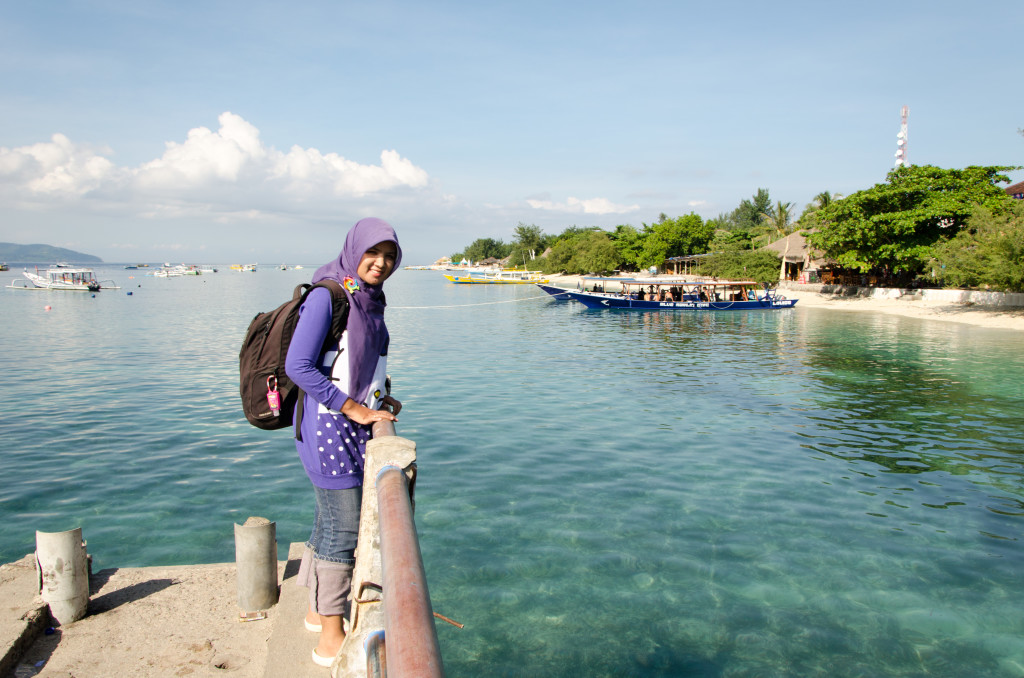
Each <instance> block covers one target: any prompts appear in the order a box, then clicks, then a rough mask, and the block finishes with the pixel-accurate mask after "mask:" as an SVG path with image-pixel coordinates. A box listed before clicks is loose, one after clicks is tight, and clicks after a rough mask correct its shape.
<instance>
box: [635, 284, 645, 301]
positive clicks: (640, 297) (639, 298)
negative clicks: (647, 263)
mask: <svg viewBox="0 0 1024 678" xmlns="http://www.w3.org/2000/svg"><path fill="white" fill-rule="evenodd" d="M636 298H637V301H643V300H644V299H646V297H645V296H644V288H643V287H641V288H640V291H638V292H637V293H636Z"/></svg>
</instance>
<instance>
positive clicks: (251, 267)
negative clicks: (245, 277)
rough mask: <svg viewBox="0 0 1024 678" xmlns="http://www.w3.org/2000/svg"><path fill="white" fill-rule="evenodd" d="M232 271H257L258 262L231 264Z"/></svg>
mask: <svg viewBox="0 0 1024 678" xmlns="http://www.w3.org/2000/svg"><path fill="white" fill-rule="evenodd" d="M231 270H232V271H245V272H251V273H255V272H256V264H231Z"/></svg>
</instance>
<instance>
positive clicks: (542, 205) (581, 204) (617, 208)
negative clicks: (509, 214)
mask: <svg viewBox="0 0 1024 678" xmlns="http://www.w3.org/2000/svg"><path fill="white" fill-rule="evenodd" d="M526 204H528V205H529V206H530V207H532V208H534V209H538V210H547V211H551V212H566V213H569V214H625V213H626V212H633V211H635V210H638V209H640V206H639V205H628V206H627V205H616V204H615V203H613V202H612V201H610V200H608V199H607V198H591V199H589V200H580V199H579V198H573V197H570V198H569V199H568V200H566V202H564V203H556V202H554V201H551V200H537V199H527V201H526Z"/></svg>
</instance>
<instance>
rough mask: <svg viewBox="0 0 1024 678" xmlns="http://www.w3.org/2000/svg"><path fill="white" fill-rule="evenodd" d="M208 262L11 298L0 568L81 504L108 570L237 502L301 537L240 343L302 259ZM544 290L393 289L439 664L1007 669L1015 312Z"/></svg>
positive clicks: (392, 321)
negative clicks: (634, 297) (114, 285)
mask: <svg viewBox="0 0 1024 678" xmlns="http://www.w3.org/2000/svg"><path fill="white" fill-rule="evenodd" d="M225 269H226V267H222V271H221V272H220V273H217V274H215V275H207V276H202V277H199V278H171V279H154V278H148V277H143V276H139V275H136V277H135V279H134V280H129V279H128V274H130V273H138V272H129V271H122V270H118V269H115V268H111V269H109V270H108V271H107V275H100V276H99V277H101V278H105V277H114V278H115V279H117V280H118V282H119V283H120V284H121V285H122V286H124V287H125V289H123V290H120V291H108V292H101V293H99V294H97V295H96V296H95V297H92V296H90V295H88V294H76V293H56V292H17V291H12V290H7V289H4V290H2V294H0V304H2V308H3V312H4V318H5V322H4V323H3V324H2V325H0V337H2V339H3V346H4V349H5V350H4V352H3V354H2V356H0V366H2V368H3V374H4V377H5V386H6V390H5V394H6V395H7V402H8V403H16V407H15V406H14V405H9V407H8V412H10V413H16V416H12V417H10V418H6V419H4V420H3V423H2V424H0V431H2V434H3V435H2V440H3V446H4V450H3V453H2V455H3V456H2V457H0V458H2V459H3V477H4V482H3V483H2V484H0V517H2V520H0V551H2V552H0V560H2V561H9V560H12V559H15V558H18V557H21V556H22V555H24V554H25V553H27V552H30V551H31V550H32V549H33V542H34V531H35V530H36V529H40V530H62V529H69V528H71V527H74V526H77V525H81V526H82V527H83V530H84V532H85V535H86V538H87V539H88V541H89V550H90V552H91V553H92V554H93V555H94V558H95V560H96V566H97V567H100V568H102V567H111V566H134V565H156V564H172V563H192V562H222V561H230V560H232V559H233V557H234V556H233V553H234V550H233V549H234V545H233V533H232V523H233V522H241V521H243V520H244V519H245V518H246V517H248V516H250V515H262V516H266V517H268V518H271V519H272V520H275V521H277V528H278V539H279V542H280V546H281V554H282V557H283V556H284V551H285V548H286V545H287V544H288V543H289V542H294V541H302V540H304V539H305V537H306V535H307V533H308V522H309V520H310V518H311V515H310V514H311V508H310V502H311V492H310V490H309V487H308V483H307V481H306V480H305V477H304V475H303V474H302V471H301V468H300V466H299V464H298V462H297V460H296V459H295V456H294V451H293V447H292V444H291V441H290V439H289V436H288V434H287V433H286V432H276V433H267V432H262V431H259V430H257V429H254V428H252V427H250V426H249V425H248V424H247V423H246V422H245V420H244V418H242V416H241V412H240V406H239V404H238V397H237V350H238V345H239V343H240V340H241V336H242V333H243V332H244V329H245V327H246V326H247V325H248V322H249V320H250V319H251V317H252V316H253V315H254V314H255V312H256V311H257V310H260V309H265V308H270V307H272V306H274V305H276V303H278V302H279V301H280V300H281V299H282V298H284V297H285V296H286V295H287V294H288V293H289V291H290V288H291V286H292V285H294V284H295V283H297V282H301V281H303V280H304V279H306V278H307V277H308V276H309V275H310V274H311V273H312V268H311V267H307V268H306V269H304V270H300V271H287V272H282V271H277V270H272V269H267V270H262V271H260V272H258V273H255V274H243V273H235V272H230V271H226V270H225ZM2 275H3V278H2V280H3V284H4V285H6V284H8V280H9V279H10V278H11V277H13V276H14V275H16V273H15V272H11V273H4V274H2ZM139 284H141V287H130V286H131V285H139ZM128 291H132V292H133V294H132V295H131V296H128V295H127V294H126V292H128ZM538 296H539V295H538V294H537V292H536V291H535V290H534V289H533V288H529V287H523V288H518V287H517V288H512V287H499V286H494V287H472V288H471V287H468V286H457V285H450V284H448V283H446V282H445V281H444V279H443V278H441V276H440V274H438V273H432V272H420V271H402V272H399V273H398V274H397V275H396V277H395V278H394V279H393V280H392V281H391V282H389V300H390V303H391V308H390V310H389V326H390V327H391V331H392V345H393V351H392V358H391V364H390V372H391V374H392V376H393V379H394V382H395V394H396V396H397V397H398V398H399V399H401V400H402V401H403V403H404V405H405V410H404V411H403V413H402V415H401V416H400V417H399V419H400V421H399V424H398V430H399V433H400V434H401V435H403V436H406V437H408V438H411V439H413V440H415V441H416V443H417V445H418V449H419V457H420V476H419V481H418V483H417V525H418V528H419V531H420V542H421V547H422V550H423V556H424V561H425V565H426V568H427V573H428V579H429V584H430V590H431V596H432V599H433V602H434V609H435V610H436V611H438V612H440V613H442V614H445V615H447V616H449V617H452V618H454V619H456V620H458V621H460V622H463V623H465V624H466V628H465V629H463V630H458V629H455V628H454V627H450V626H448V625H446V624H443V623H440V624H439V628H438V631H439V636H440V638H441V643H442V652H443V655H444V659H445V665H446V668H447V671H448V674H449V675H452V676H477V675H492V676H499V675H500V676H643V677H650V676H815V675H820V676H967V675H970V676H1020V675H1024V620H1022V617H1021V614H1020V610H1021V608H1022V603H1024V596H1022V594H1021V583H1020V582H1021V580H1022V575H1024V557H1022V556H1024V553H1022V550H1024V549H1022V544H1021V536H1022V526H1024V483H1022V479H1024V446H1022V444H1021V442H1020V441H1021V439H1022V438H1024V435H1022V434H1024V425H1022V423H1021V421H1020V412H1021V407H1022V405H1024V350H1022V349H1024V337H1022V336H1020V335H1019V333H1014V332H1009V331H996V330H987V329H981V328H972V327H967V326H959V325H955V324H951V323H950V324H947V323H937V322H926V321H921V320H916V319H904V318H898V317H895V316H884V315H880V314H879V315H875V314H870V313H865V314H856V313H842V312H833V311H827V310H822V309H811V308H804V309H801V308H799V307H798V308H797V309H795V310H794V311H786V312H777V313H765V312H744V313H701V314H657V313H616V312H593V311H584V310H582V309H581V308H580V307H578V306H576V305H572V304H566V303H556V302H552V301H548V300H547V298H536V297H538ZM510 302H511V303H510ZM46 304H51V305H52V307H53V308H52V310H51V311H49V312H46V311H43V308H42V307H43V306H44V305H46ZM425 307H429V308H425Z"/></svg>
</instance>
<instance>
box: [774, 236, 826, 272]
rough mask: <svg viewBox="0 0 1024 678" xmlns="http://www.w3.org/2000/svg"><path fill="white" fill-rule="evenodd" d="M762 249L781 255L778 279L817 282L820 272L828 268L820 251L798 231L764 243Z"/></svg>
mask: <svg viewBox="0 0 1024 678" xmlns="http://www.w3.org/2000/svg"><path fill="white" fill-rule="evenodd" d="M764 249H766V250H771V251H773V252H775V253H777V254H778V255H779V256H780V257H781V259H782V264H781V265H780V266H779V280H780V281H781V280H790V281H793V282H804V283H808V282H819V281H820V277H821V274H822V273H823V272H824V271H825V270H826V269H828V268H830V267H829V264H828V261H827V260H826V259H825V258H824V257H823V255H822V253H821V252H818V251H817V250H814V249H813V248H812V247H811V246H810V245H809V244H808V242H807V238H805V237H804V236H803V235H802V234H801V233H800V232H799V231H796V232H794V233H790V234H789V235H787V236H786V237H784V238H779V239H778V240H776V241H775V242H773V243H770V244H768V245H765V247H764Z"/></svg>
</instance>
